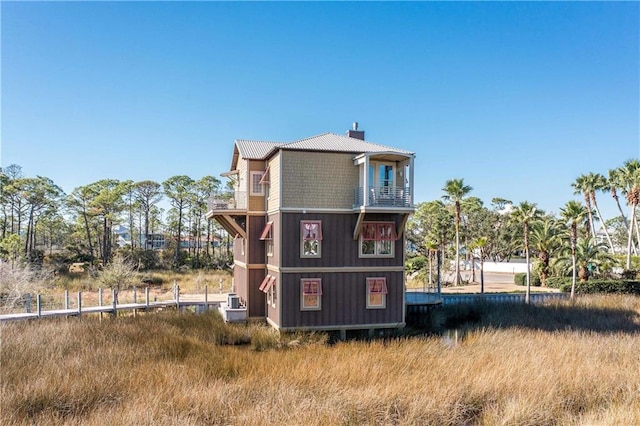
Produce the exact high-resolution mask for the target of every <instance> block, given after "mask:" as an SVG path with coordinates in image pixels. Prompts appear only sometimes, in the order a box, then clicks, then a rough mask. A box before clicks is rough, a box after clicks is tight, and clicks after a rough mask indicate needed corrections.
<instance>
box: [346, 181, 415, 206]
mask: <svg viewBox="0 0 640 426" xmlns="http://www.w3.org/2000/svg"><path fill="white" fill-rule="evenodd" d="M354 193H355V197H354V208H359V207H382V208H391V209H397V208H403V209H409V208H413V199H412V197H411V190H410V188H394V187H390V186H378V187H370V188H369V189H368V191H367V190H366V188H363V187H359V188H356V189H355V190H354Z"/></svg>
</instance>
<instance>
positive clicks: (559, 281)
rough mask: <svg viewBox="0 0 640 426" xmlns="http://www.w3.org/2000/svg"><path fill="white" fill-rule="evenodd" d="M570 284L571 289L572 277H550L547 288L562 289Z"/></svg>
mask: <svg viewBox="0 0 640 426" xmlns="http://www.w3.org/2000/svg"><path fill="white" fill-rule="evenodd" d="M567 283H568V284H569V288H571V277H549V278H547V287H551V288H562V286H563V285H565V284H567Z"/></svg>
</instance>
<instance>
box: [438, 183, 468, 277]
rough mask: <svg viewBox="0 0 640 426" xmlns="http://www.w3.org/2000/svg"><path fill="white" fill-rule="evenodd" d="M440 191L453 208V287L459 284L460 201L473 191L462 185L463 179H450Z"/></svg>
mask: <svg viewBox="0 0 640 426" xmlns="http://www.w3.org/2000/svg"><path fill="white" fill-rule="evenodd" d="M442 190H443V191H444V192H445V193H446V194H445V195H443V196H442V199H443V200H445V201H452V202H453V205H454V206H455V211H456V216H455V224H456V277H455V281H454V282H455V285H459V284H460V201H462V199H463V198H464V197H465V196H466V195H467V194H468V193H469V192H471V191H472V190H473V188H472V187H470V186H469V185H465V184H464V179H450V180H448V181H446V182H445V184H444V188H442Z"/></svg>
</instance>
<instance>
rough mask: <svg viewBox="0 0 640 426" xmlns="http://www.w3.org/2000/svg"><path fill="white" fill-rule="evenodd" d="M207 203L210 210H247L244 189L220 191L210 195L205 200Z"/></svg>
mask: <svg viewBox="0 0 640 426" xmlns="http://www.w3.org/2000/svg"><path fill="white" fill-rule="evenodd" d="M207 205H208V207H209V211H210V212H217V211H219V210H224V211H228V210H235V211H243V210H247V193H246V191H226V192H220V193H218V194H214V195H212V196H210V197H209V199H208V200H207ZM222 213H224V212H222Z"/></svg>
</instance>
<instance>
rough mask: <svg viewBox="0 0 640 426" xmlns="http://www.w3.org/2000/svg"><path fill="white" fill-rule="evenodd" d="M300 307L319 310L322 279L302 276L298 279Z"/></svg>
mask: <svg viewBox="0 0 640 426" xmlns="http://www.w3.org/2000/svg"><path fill="white" fill-rule="evenodd" d="M300 287H301V292H300V294H301V299H300V309H302V310H303V311H313V310H316V311H318V310H320V309H321V307H322V280H321V279H320V278H303V279H301V280H300Z"/></svg>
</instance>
